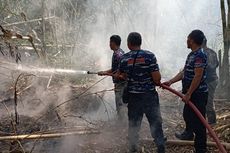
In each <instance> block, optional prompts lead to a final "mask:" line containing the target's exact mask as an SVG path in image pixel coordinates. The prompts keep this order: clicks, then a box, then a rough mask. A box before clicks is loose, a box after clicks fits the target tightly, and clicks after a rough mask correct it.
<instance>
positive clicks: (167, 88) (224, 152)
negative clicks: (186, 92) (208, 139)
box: [160, 84, 227, 153]
mask: <svg viewBox="0 0 230 153" xmlns="http://www.w3.org/2000/svg"><path fill="white" fill-rule="evenodd" d="M160 86H161V87H162V88H163V89H166V90H168V91H170V92H172V93H173V94H175V95H177V96H179V97H180V98H183V94H182V93H180V92H178V91H176V90H174V89H172V88H171V87H169V86H167V85H164V84H160ZM187 104H188V105H189V107H190V108H191V109H192V110H193V111H194V112H195V114H196V115H197V117H198V118H199V119H200V120H201V122H202V124H203V125H204V126H205V127H206V128H207V129H208V131H209V133H210V135H211V136H212V138H213V140H214V141H215V142H216V144H217V147H218V149H219V150H220V151H221V152H222V153H227V151H226V150H225V148H224V146H223V145H222V144H221V142H220V140H219V138H218V137H217V135H216V133H215V132H214V131H213V130H212V128H211V127H210V125H209V124H208V122H207V121H206V120H205V118H204V117H203V116H202V114H201V113H200V111H199V110H198V109H197V108H196V106H195V105H194V104H193V103H192V102H191V101H189V102H188V103H187Z"/></svg>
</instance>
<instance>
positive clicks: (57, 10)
mask: <svg viewBox="0 0 230 153" xmlns="http://www.w3.org/2000/svg"><path fill="white" fill-rule="evenodd" d="M45 2H46V9H45V12H46V13H45V15H46V16H56V17H57V18H56V19H55V21H53V20H52V21H49V22H48V21H47V25H46V26H47V31H49V30H50V29H52V30H53V31H54V34H55V35H56V37H53V39H54V38H55V39H56V40H53V41H56V42H57V43H58V45H63V46H64V47H65V46H67V45H73V47H70V48H69V49H68V52H67V51H66V50H65V51H63V50H62V48H61V47H57V48H56V49H57V50H56V49H54V50H52V52H51V53H50V54H51V55H55V56H52V58H51V59H50V61H51V62H53V63H52V64H50V65H52V66H54V67H55V68H66V67H65V65H67V67H68V68H69V66H68V64H69V63H70V65H71V69H76V70H78V69H79V70H92V71H99V70H106V69H110V67H111V57H112V51H111V50H110V48H109V37H110V36H111V35H113V34H118V35H120V36H121V38H122V44H121V48H122V49H124V50H125V52H128V51H129V50H128V48H127V42H126V39H127V36H128V34H129V33H130V32H133V31H137V32H139V33H141V34H142V38H143V45H142V48H143V49H146V50H150V51H152V52H153V53H154V54H155V55H156V57H157V59H158V63H159V66H160V69H161V73H162V76H163V78H170V77H172V76H173V75H175V74H176V73H177V72H178V71H179V70H180V69H181V68H182V67H183V65H184V62H185V59H186V56H187V54H188V53H189V52H190V51H189V50H188V49H187V45H186V39H187V35H188V34H189V33H190V32H191V31H192V30H194V29H201V30H203V31H204V33H205V35H206V37H207V39H208V45H209V46H211V47H212V48H213V49H215V50H218V49H220V48H221V46H222V44H221V41H222V38H221V37H220V34H221V33H222V32H221V28H222V27H221V16H220V4H219V1H210V0H174V1H168V0H152V1H150V0H78V1H74V0H46V1H45ZM30 6H31V7H29V9H28V10H26V9H25V10H26V11H25V12H26V13H27V14H30V13H31V12H33V11H34V12H37V11H38V10H39V9H40V7H41V1H37V0H33V1H30ZM41 15H42V14H39V13H38V14H36V15H34V16H35V17H38V18H40V17H41ZM28 18H32V16H28ZM39 24H40V23H39ZM49 28H50V29H49ZM35 30H36V29H35ZM47 33H48V32H47ZM64 47H63V48H64ZM59 59H61V60H59ZM62 59H63V60H62ZM24 64H28V65H30V64H33V60H32V62H28V63H24ZM78 78H81V79H82V78H85V76H83V77H82V76H79V75H76V76H74V77H73V79H74V80H77V79H78ZM90 79H93V80H96V79H97V80H99V79H101V78H100V77H97V76H95V77H91V78H90ZM90 79H82V80H83V81H80V82H81V85H82V84H90V83H89V80H90ZM8 82H10V81H8ZM8 82H7V83H8ZM2 83H4V81H2V80H1V86H3V85H2ZM47 83H48V78H47V77H46V79H43V81H39V80H36V81H35V82H34V84H33V86H34V87H35V89H34V92H33V93H31V97H27V98H26V99H24V100H23V101H26V105H25V106H24V107H22V108H21V107H20V109H19V110H20V112H23V114H24V115H29V116H39V115H41V113H43V111H44V110H46V109H47V108H48V107H49V106H50V105H58V104H60V103H61V102H64V101H66V100H68V99H69V98H71V96H72V95H77V94H78V93H77V92H73V91H72V87H71V83H69V82H63V83H60V86H59V89H57V90H58V92H55V91H49V90H48V89H47V88H46V85H47ZM52 83H53V82H51V84H52ZM111 88H113V84H112V81H111V78H107V79H105V80H104V81H102V82H101V83H99V84H98V85H97V86H96V87H94V88H93V89H91V92H96V91H100V90H104V89H111ZM1 89H3V90H4V89H5V87H1ZM52 95H53V96H52ZM35 97H39V99H40V100H41V101H37V100H34V99H35ZM103 98H104V100H105V101H106V102H108V103H106V102H105V105H100V108H99V109H98V111H96V112H95V111H94V112H93V111H91V112H87V114H86V117H87V118H89V119H91V120H101V119H102V120H106V119H107V117H108V115H107V114H106V111H105V106H106V109H108V110H107V111H108V112H109V115H110V117H111V118H113V116H114V109H115V102H114V95H113V93H106V94H105V96H104V97H103ZM74 102H78V101H74ZM27 103H28V105H27ZM34 105H35V106H36V109H32V108H34V107H32V106H34ZM111 106H112V107H111ZM63 111H68V108H67V107H63V108H62V110H61V112H63ZM71 121H72V120H71ZM76 122H77V121H76ZM71 141H73V140H72V139H65V140H64V141H63V146H64V148H62V149H64V150H65V148H67V149H68V148H69V149H70V148H71V146H68V145H70V144H72V143H71Z"/></svg>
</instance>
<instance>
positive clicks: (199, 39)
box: [188, 30, 205, 45]
mask: <svg viewBox="0 0 230 153" xmlns="http://www.w3.org/2000/svg"><path fill="white" fill-rule="evenodd" d="M188 37H189V38H191V39H192V40H193V41H194V42H195V43H196V44H197V45H202V44H203V41H204V39H205V36H204V33H203V32H202V31H201V30H193V31H192V32H191V33H190V34H189V35H188Z"/></svg>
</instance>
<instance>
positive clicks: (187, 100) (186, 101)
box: [182, 93, 191, 104]
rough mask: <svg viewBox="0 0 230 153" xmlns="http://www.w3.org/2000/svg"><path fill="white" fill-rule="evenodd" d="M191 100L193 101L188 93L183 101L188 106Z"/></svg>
mask: <svg viewBox="0 0 230 153" xmlns="http://www.w3.org/2000/svg"><path fill="white" fill-rule="evenodd" d="M190 99H191V94H189V93H186V94H185V95H184V97H183V99H182V100H183V101H184V102H185V103H186V104H188V103H189V101H190Z"/></svg>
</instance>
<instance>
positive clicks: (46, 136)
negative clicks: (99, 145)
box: [0, 130, 100, 141]
mask: <svg viewBox="0 0 230 153" xmlns="http://www.w3.org/2000/svg"><path fill="white" fill-rule="evenodd" d="M99 133H100V132H99V131H96V130H89V131H75V132H63V133H49V134H23V135H12V136H1V137H0V141H6V140H27V139H51V138H59V137H64V136H73V135H84V134H99Z"/></svg>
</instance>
